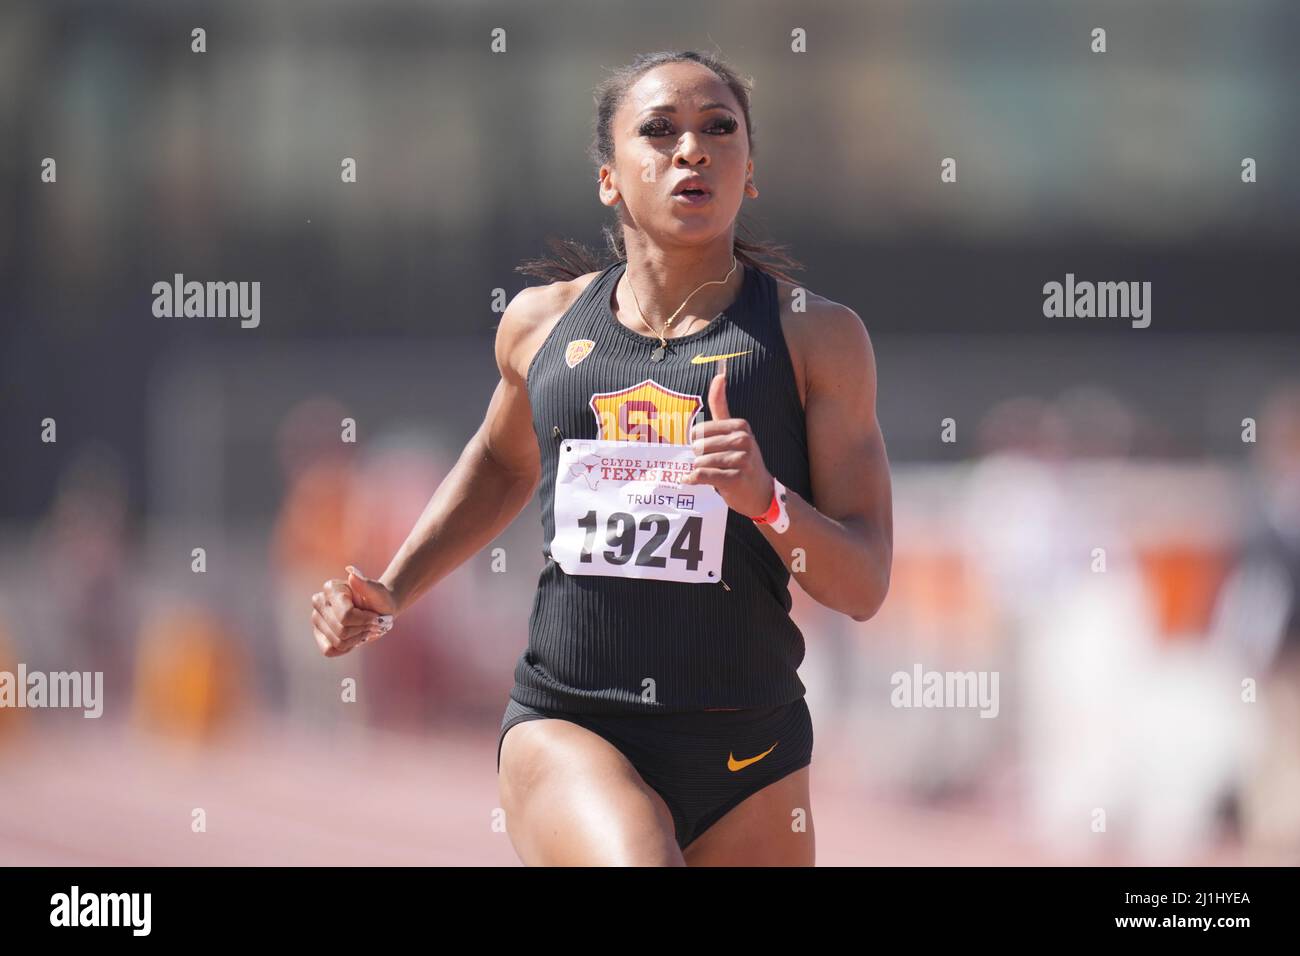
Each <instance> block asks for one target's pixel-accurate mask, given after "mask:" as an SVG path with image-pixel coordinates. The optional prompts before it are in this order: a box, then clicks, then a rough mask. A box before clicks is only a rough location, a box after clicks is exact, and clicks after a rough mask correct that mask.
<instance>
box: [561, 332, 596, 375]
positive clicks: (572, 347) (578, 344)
mask: <svg viewBox="0 0 1300 956" xmlns="http://www.w3.org/2000/svg"><path fill="white" fill-rule="evenodd" d="M595 347H596V343H595V342H593V341H592V340H591V339H574V340H573V341H572V342H570V343H569V344H568V345H567V346H565V349H564V364H565V365H567V366H569V368H573V366H575V365H577V364H578V363H579V362H581V361H582V360H583V359H585V358H586V357H587V356H588V355H590V354H591V350H592V349H594V348H595Z"/></svg>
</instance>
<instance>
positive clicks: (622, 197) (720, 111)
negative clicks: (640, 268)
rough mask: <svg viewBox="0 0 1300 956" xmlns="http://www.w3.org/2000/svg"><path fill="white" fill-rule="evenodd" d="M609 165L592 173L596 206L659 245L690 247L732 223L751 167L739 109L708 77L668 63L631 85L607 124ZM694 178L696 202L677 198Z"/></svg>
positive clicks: (725, 88) (727, 92)
mask: <svg viewBox="0 0 1300 956" xmlns="http://www.w3.org/2000/svg"><path fill="white" fill-rule="evenodd" d="M613 126H614V129H613V134H614V161H613V163H612V164H611V163H606V164H604V165H602V166H601V167H600V199H601V202H603V203H605V205H607V206H617V205H618V203H619V202H620V201H622V203H623V204H624V214H625V215H626V216H627V217H628V218H630V219H631V221H632V222H633V223H635V225H636V227H637V228H638V229H640V230H642V231H643V232H646V233H649V234H651V235H653V236H655V237H658V238H660V239H661V240H664V239H667V240H670V241H671V240H677V241H680V242H689V243H692V244H694V243H698V242H704V241H707V240H709V239H712V238H714V237H716V236H718V235H721V234H723V233H725V232H727V231H728V230H729V229H730V228H731V226H732V224H733V223H734V222H735V220H736V215H737V213H739V211H740V203H741V201H742V199H743V198H744V196H745V194H746V193H748V194H749V195H751V196H757V195H758V193H757V191H756V190H754V188H753V186H752V185H747V184H748V183H749V181H750V177H751V176H752V174H753V170H754V164H753V161H752V160H751V159H750V158H749V139H748V136H749V132H748V129H747V128H746V126H745V117H744V115H743V114H742V113H741V111H740V104H739V103H738V102H737V101H736V97H735V96H734V95H733V94H732V92H731V90H730V88H729V87H728V86H727V84H726V83H724V82H723V81H722V80H720V79H719V78H718V77H717V76H716V75H715V74H714V73H713V71H711V70H708V69H706V68H704V67H702V66H700V65H699V64H696V63H669V64H667V65H665V66H659V67H655V68H654V69H653V70H650V71H649V72H647V73H646V74H645V75H643V76H642V77H641V79H639V80H638V81H637V82H636V84H635V85H634V86H633V87H632V88H631V89H630V90H629V91H628V94H627V96H625V97H624V98H623V103H622V105H620V106H619V108H618V110H617V111H616V113H615V115H614V119H613ZM688 177H690V178H696V177H698V180H699V182H698V184H697V185H699V186H702V187H704V189H705V194H704V195H691V194H682V193H680V190H681V188H682V184H683V181H684V180H686V179H687V178H688Z"/></svg>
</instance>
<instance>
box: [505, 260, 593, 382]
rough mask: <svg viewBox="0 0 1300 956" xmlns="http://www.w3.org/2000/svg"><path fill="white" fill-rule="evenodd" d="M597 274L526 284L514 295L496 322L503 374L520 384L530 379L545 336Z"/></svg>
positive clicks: (591, 273) (589, 273) (590, 273)
mask: <svg viewBox="0 0 1300 956" xmlns="http://www.w3.org/2000/svg"><path fill="white" fill-rule="evenodd" d="M598 275H600V273H599V272H588V273H586V274H585V275H580V276H578V277H576V278H573V279H562V280H557V281H555V282H550V283H547V284H546V285H531V286H525V287H524V288H523V289H520V290H519V292H517V293H516V294H515V296H514V298H512V299H511V300H510V302H509V304H508V305H507V306H506V310H505V312H503V313H501V322H500V324H498V325H497V338H496V356H497V365H498V366H499V367H500V369H501V374H502V375H503V376H507V377H510V378H511V379H512V380H514V381H516V382H519V383H522V382H523V381H524V380H525V379H526V378H527V376H528V366H529V365H530V364H531V363H532V361H533V357H534V356H535V355H537V352H538V350H539V349H540V348H541V347H542V343H543V342H545V341H546V337H547V336H548V335H550V333H551V330H552V329H553V328H555V324H556V323H557V322H559V321H560V318H561V316H563V315H564V313H565V312H567V311H568V310H569V306H571V305H573V303H574V302H575V301H576V300H577V298H578V296H580V295H582V293H583V290H585V289H586V288H587V286H588V285H589V284H590V283H591V282H592V280H593V279H595V278H596V276H598Z"/></svg>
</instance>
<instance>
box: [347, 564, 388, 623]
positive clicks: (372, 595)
mask: <svg viewBox="0 0 1300 956" xmlns="http://www.w3.org/2000/svg"><path fill="white" fill-rule="evenodd" d="M347 572H348V588H349V589H350V590H351V591H352V603H353V604H354V605H355V606H356V607H359V608H361V609H362V610H365V611H378V612H380V613H381V614H385V613H387V612H388V611H389V610H390V608H389V605H390V604H391V603H392V602H391V600H390V598H389V594H388V588H386V587H385V586H384V585H383V584H380V583H379V582H378V581H374V580H372V579H370V578H368V577H366V576H365V575H364V574H362V573H361V572H360V571H358V570H357V569H356V568H354V567H353V566H352V565H350V564H349V565H348V566H347Z"/></svg>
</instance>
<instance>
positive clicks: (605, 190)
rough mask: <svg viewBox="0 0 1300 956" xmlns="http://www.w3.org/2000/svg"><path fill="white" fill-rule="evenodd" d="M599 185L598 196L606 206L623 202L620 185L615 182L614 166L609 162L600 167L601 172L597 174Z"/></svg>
mask: <svg viewBox="0 0 1300 956" xmlns="http://www.w3.org/2000/svg"><path fill="white" fill-rule="evenodd" d="M596 179H597V182H598V183H599V186H598V188H597V190H596V194H597V196H598V197H599V198H600V201H601V203H602V204H604V205H606V206H611V207H612V206H617V205H618V204H619V203H620V202H622V200H623V197H622V196H620V195H619V194H618V185H617V184H616V183H615V182H614V168H613V167H612V166H610V165H609V164H608V163H604V164H602V165H601V167H600V172H599V173H597V174H596Z"/></svg>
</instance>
